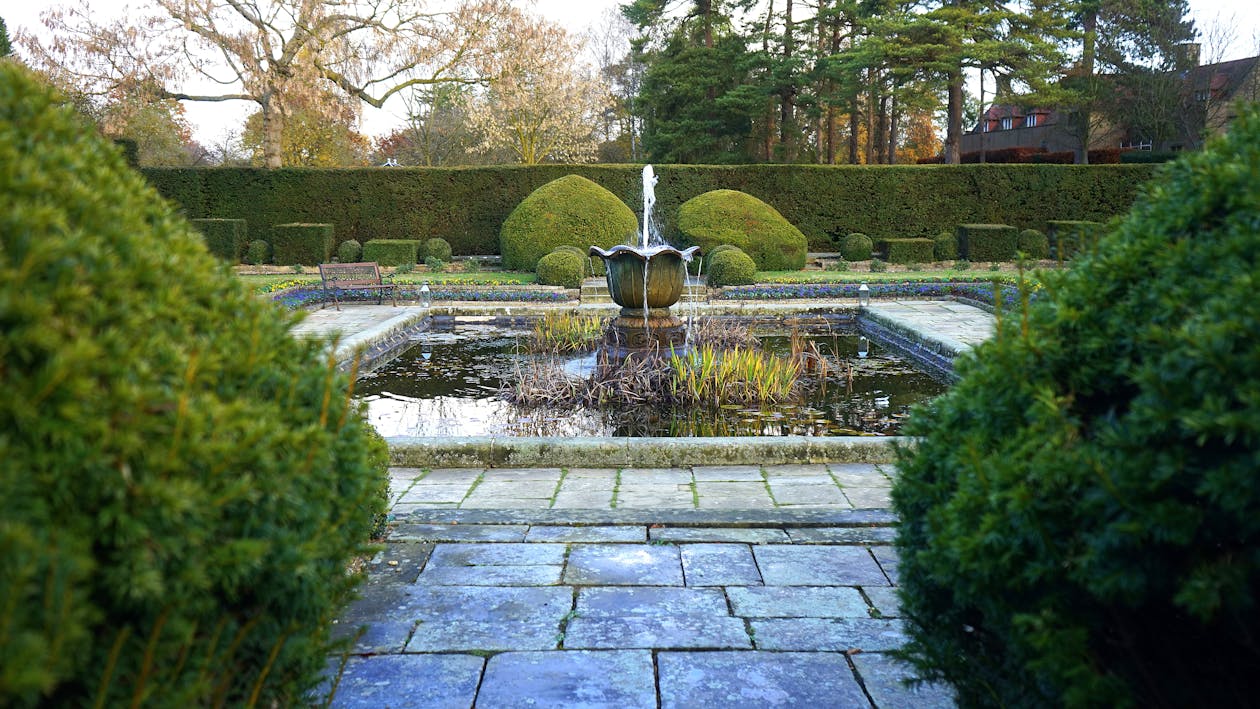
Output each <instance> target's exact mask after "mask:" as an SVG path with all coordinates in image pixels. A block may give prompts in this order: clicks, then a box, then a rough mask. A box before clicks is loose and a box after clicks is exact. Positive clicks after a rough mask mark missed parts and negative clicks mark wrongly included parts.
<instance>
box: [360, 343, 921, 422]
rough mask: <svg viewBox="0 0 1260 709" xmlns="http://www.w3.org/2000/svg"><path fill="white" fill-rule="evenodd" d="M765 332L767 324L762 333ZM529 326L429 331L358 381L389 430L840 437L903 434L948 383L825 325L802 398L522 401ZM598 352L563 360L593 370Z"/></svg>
mask: <svg viewBox="0 0 1260 709" xmlns="http://www.w3.org/2000/svg"><path fill="white" fill-rule="evenodd" d="M759 335H760V333H759ZM524 336H525V333H524V332H523V331H516V330H509V329H505V328H503V327H500V326H497V325H493V324H489V323H474V324H462V323H461V324H456V325H454V326H453V329H448V330H443V331H436V332H428V333H424V334H423V336H422V337H421V339H419V340H418V341H417V343H416V345H415V346H414V347H412V348H411V349H410V350H408V351H407V352H404V353H403V355H402V356H400V357H398V358H397V359H395V360H394V361H392V362H390V363H388V364H386V365H385V366H383V367H381V368H380V369H378V370H376V371H375V372H372V373H371V374H367V375H364V376H363V377H362V378H361V380H360V381H359V383H358V384H357V385H356V390H357V391H358V392H359V396H360V398H361V400H362V401H363V402H365V403H366V404H367V410H368V417H369V419H370V420H371V422H372V424H373V425H374V426H375V427H376V429H377V430H378V431H380V432H381V433H382V434H384V435H387V436H481V435H507V436H785V435H804V436H838V435H856V434H877V435H887V434H893V433H896V432H897V430H898V428H899V427H900V425H901V422H902V420H903V419H904V418H905V416H906V412H907V411H908V409H909V407H910V406H911V405H913V404H916V403H918V402H920V401H923V400H925V399H929V398H931V397H933V396H936V395H937V394H939V393H941V392H942V391H944V390H945V388H946V385H945V384H944V383H943V382H941V381H938V380H936V379H934V378H933V377H932V376H930V375H928V374H925V373H923V372H921V371H918V370H916V369H915V368H914V367H913V366H912V364H911V363H909V362H907V361H905V360H902V359H901V358H899V357H896V356H894V355H893V354H891V353H888V352H884V351H881V350H882V348H879V347H875V346H874V345H871V346H870V351H869V354H868V356H867V357H865V358H859V357H858V347H859V343H858V336H857V335H856V334H854V333H851V332H843V333H841V332H833V331H830V330H816V331H813V332H809V333H808V337H809V339H810V340H812V341H813V342H814V344H815V346H816V347H817V349H818V351H819V352H820V353H821V354H822V355H823V358H824V359H825V360H826V363H827V366H826V369H825V376H818V375H815V376H813V377H811V378H810V379H808V380H807V381H806V383H805V386H804V392H803V397H802V398H801V399H800V400H799V401H795V402H790V403H784V404H777V405H771V406H760V407H759V406H736V405H727V406H722V407H719V408H693V407H686V408H679V409H670V408H667V407H650V408H648V407H637V408H622V409H606V410H589V409H583V408H577V409H546V408H522V407H518V406H515V405H512V404H509V403H507V402H505V401H503V400H502V399H501V398H499V391H500V389H501V388H502V386H503V383H504V381H505V380H506V379H507V378H508V377H511V376H512V371H513V369H514V368H515V367H516V366H517V364H516V363H517V362H518V358H529V357H532V356H535V355H528V354H515V353H516V352H518V351H519V350H520V349H521V348H520V343H521V341H522V338H523V337H524ZM761 340H762V346H763V347H764V348H765V349H767V350H770V351H773V352H778V353H786V352H789V351H790V348H791V342H790V338H789V337H788V336H786V335H761ZM589 360H590V357H589V356H586V357H583V356H574V357H571V358H569V359H568V360H566V361H565V362H564V367H563V371H564V372H565V373H566V374H567V375H568V376H584V373H585V372H586V371H588V369H587V368H588V367H589Z"/></svg>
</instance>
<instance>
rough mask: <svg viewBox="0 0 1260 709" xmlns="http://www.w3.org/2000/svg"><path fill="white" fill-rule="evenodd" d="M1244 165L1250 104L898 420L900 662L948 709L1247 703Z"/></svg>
mask: <svg viewBox="0 0 1260 709" xmlns="http://www.w3.org/2000/svg"><path fill="white" fill-rule="evenodd" d="M1256 165H1260V115H1258V114H1257V112H1256V111H1255V109H1252V110H1250V111H1248V112H1245V113H1244V114H1243V115H1242V116H1241V117H1240V118H1239V119H1238V120H1237V121H1235V123H1234V124H1233V125H1232V127H1231V129H1230V132H1229V133H1228V134H1227V135H1226V136H1224V137H1223V138H1222V139H1218V140H1215V141H1212V142H1210V143H1209V145H1208V146H1207V147H1206V148H1205V150H1204V151H1203V152H1202V153H1192V154H1190V155H1187V156H1186V157H1185V158H1183V159H1182V160H1181V161H1179V162H1177V163H1174V164H1172V165H1170V166H1169V168H1168V169H1167V171H1166V172H1164V173H1162V175H1161V178H1160V179H1159V180H1157V181H1156V182H1155V183H1153V184H1152V185H1151V186H1150V187H1148V188H1147V190H1146V191H1145V194H1144V196H1143V197H1142V198H1141V199H1140V200H1139V201H1138V203H1137V204H1136V205H1135V207H1134V209H1133V211H1132V212H1131V213H1130V214H1129V215H1128V216H1127V217H1126V218H1125V219H1124V220H1123V221H1122V222H1120V223H1119V225H1118V226H1117V228H1116V230H1115V232H1114V233H1113V234H1111V235H1110V236H1107V237H1104V239H1103V240H1102V242H1101V243H1100V244H1099V245H1098V247H1097V248H1096V249H1095V250H1091V252H1089V253H1087V254H1085V255H1083V256H1082V257H1081V258H1079V259H1078V260H1077V262H1076V263H1075V264H1074V266H1073V268H1072V269H1070V270H1065V271H1061V272H1054V273H1051V274H1046V275H1045V276H1044V278H1045V279H1046V283H1047V288H1046V291H1045V293H1046V297H1044V298H1041V299H1038V300H1037V301H1035V302H1034V303H1033V304H1032V305H1030V306H1028V308H1027V310H1026V312H1022V313H1019V314H1018V315H1016V316H1013V317H1008V318H1004V319H1003V321H1002V322H1001V324H1000V326H999V328H998V333H997V335H996V336H995V337H994V338H993V339H991V340H990V341H988V342H986V343H984V344H982V345H980V346H979V347H977V348H976V349H975V350H974V353H973V355H972V356H966V357H965V358H964V359H963V360H962V361H961V362H960V363H959V366H958V374H959V375H961V380H960V381H959V382H958V383H957V384H956V385H955V386H954V387H953V388H952V389H951V390H950V391H949V392H948V393H946V394H944V395H942V396H941V397H939V398H937V399H935V400H934V401H933V402H932V403H931V404H930V405H928V406H927V407H926V408H922V409H919V410H917V411H916V412H915V413H914V415H913V416H912V421H911V422H910V424H909V426H907V428H906V433H907V434H908V435H912V436H917V437H919V438H918V441H917V443H916V445H915V447H914V448H913V449H911V450H902V451H900V452H899V459H900V462H899V464H898V469H899V470H900V471H901V475H900V478H899V480H898V482H897V484H896V487H895V488H894V491H893V502H894V505H895V508H896V511H897V513H898V515H899V517H900V520H901V525H900V527H899V528H898V529H899V532H898V539H897V545H898V547H899V551H900V558H901V567H900V576H901V584H902V591H901V596H902V600H903V611H904V613H905V615H906V618H907V628H908V630H909V632H910V635H911V638H912V641H911V643H910V645H909V652H910V654H911V656H912V657H913V659H914V663H915V664H916V665H918V666H919V668H920V669H921V670H924V671H925V674H926V676H927V678H929V679H931V678H944V679H946V680H948V681H949V682H951V683H953V684H954V686H955V687H956V688H957V690H958V696H959V704H960V706H978V705H984V706H1038V707H1040V706H1132V707H1144V706H1161V707H1179V706H1246V705H1250V704H1253V703H1254V698H1255V695H1254V682H1253V679H1252V678H1253V675H1254V673H1255V669H1256V668H1257V667H1260V644H1258V643H1257V640H1256V634H1255V632H1256V628H1260V604H1258V603H1257V602H1256V599H1257V598H1260V476H1257V475H1256V470H1257V468H1258V467H1260V461H1258V459H1257V451H1258V450H1260V339H1257V338H1256V327H1257V323H1260V299H1257V298H1256V297H1255V287H1256V279H1255V274H1257V273H1260V230H1258V229H1256V224H1257V223H1260V175H1258V174H1257V172H1256V170H1255V166H1256ZM1017 312H1018V311H1017Z"/></svg>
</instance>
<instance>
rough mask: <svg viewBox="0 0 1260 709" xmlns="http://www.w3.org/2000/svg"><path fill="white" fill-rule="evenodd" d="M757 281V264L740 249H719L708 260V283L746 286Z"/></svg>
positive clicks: (713, 285) (716, 285)
mask: <svg viewBox="0 0 1260 709" xmlns="http://www.w3.org/2000/svg"><path fill="white" fill-rule="evenodd" d="M756 282H757V264H756V262H754V261H753V260H752V257H751V256H749V255H748V254H746V253H744V252H743V251H742V250H741V249H738V248H731V249H726V250H723V251H719V252H717V253H716V254H714V255H713V258H712V259H710V260H709V281H708V283H709V285H710V286H711V287H713V288H717V287H718V286H747V285H752V284H753V283H756Z"/></svg>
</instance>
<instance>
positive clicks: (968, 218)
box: [143, 164, 1156, 254]
mask: <svg viewBox="0 0 1260 709" xmlns="http://www.w3.org/2000/svg"><path fill="white" fill-rule="evenodd" d="M1155 169H1156V168H1155V167H1153V166H1150V165H987V164H986V165H961V166H949V165H913V166H910V165H907V166H848V165H846V166H823V165H804V166H802V165H736V166H713V165H664V166H660V167H657V168H656V174H657V175H658V177H659V178H660V180H659V182H658V183H657V185H656V200H657V201H656V217H657V219H658V221H659V223H660V224H661V225H662V228H663V229H664V233H665V235H666V237H667V238H670V239H677V236H678V234H677V230H676V228H675V222H676V220H677V214H678V207H679V206H680V205H681V204H682V203H683V202H685V201H687V200H688V199H691V198H692V197H695V196H696V195H699V194H703V193H705V192H708V191H710V190H715V189H733V190H739V191H742V192H747V193H749V194H751V195H753V196H755V197H757V198H758V199H761V200H762V201H764V202H766V203H767V204H769V205H771V206H772V207H774V208H775V209H777V210H778V211H779V213H781V214H782V215H783V216H784V217H786V218H787V220H788V221H790V222H791V223H792V224H794V225H796V226H797V227H798V228H799V229H800V230H801V231H803V232H804V233H805V236H806V237H807V238H808V239H809V248H810V250H813V251H833V250H835V242H833V241H832V238H833V236H835V235H845V234H849V233H851V232H861V233H863V234H867V235H869V236H871V237H872V238H876V239H880V238H882V239H890V238H913V237H932V236H935V235H936V234H938V233H940V232H941V231H946V230H951V231H952V230H953V229H954V228H955V227H957V226H958V225H959V224H966V223H1000V224H1010V225H1011V226H1015V227H1018V228H1020V229H1029V228H1031V229H1040V230H1046V228H1047V222H1049V221H1051V220H1056V219H1059V220H1061V219H1071V220H1098V221H1105V220H1107V219H1108V218H1110V217H1112V216H1114V215H1116V214H1120V213H1122V212H1125V211H1127V210H1128V208H1129V206H1130V205H1131V204H1132V202H1133V199H1134V195H1135V194H1136V192H1135V190H1136V188H1137V186H1138V185H1139V184H1140V183H1142V182H1144V181H1146V180H1147V179H1149V178H1150V177H1151V176H1152V175H1153V174H1154V172H1155ZM641 171H642V167H641V166H639V165H537V166H528V167H526V166H505V167H479V168H354V169H336V170H332V169H318V168H286V169H281V170H264V169H260V168H145V169H144V170H143V172H144V174H145V176H146V177H148V179H149V181H150V183H152V184H153V185H154V186H155V187H156V188H157V189H158V191H159V192H161V193H162V194H163V195H164V196H166V197H167V198H168V199H171V200H172V201H174V202H175V203H177V204H178V205H180V206H181V207H182V208H183V210H184V212H185V214H186V215H187V216H189V217H192V218H239V219H245V220H247V221H248V223H249V233H250V236H251V237H252V238H259V239H269V240H270V238H271V226H272V225H273V224H286V223H292V222H327V223H332V224H334V225H335V226H336V232H335V233H336V239H337V240H338V241H343V240H346V239H356V240H358V241H359V242H366V241H368V240H370V239H422V240H423V239H428V238H433V237H439V238H442V239H446V240H447V241H448V242H450V244H451V247H452V248H453V249H454V252H455V253H456V254H493V253H498V249H499V229H500V227H501V226H502V225H503V221H504V220H505V219H506V218H507V216H508V214H509V213H511V211H512V209H513V208H515V207H516V205H517V204H519V203H520V201H521V200H523V199H525V197H526V196H528V195H529V194H530V193H531V192H533V191H534V190H535V189H537V188H538V187H541V186H542V185H544V184H546V183H548V182H550V181H552V180H555V179H557V178H560V177H564V176H565V175H570V174H576V175H581V176H583V177H586V178H588V179H590V180H593V181H594V182H596V183H598V184H600V185H602V186H603V187H605V188H606V189H608V190H610V191H611V192H612V193H613V194H615V195H617V196H618V197H620V198H621V200H622V201H623V202H625V203H626V204H627V205H628V206H629V207H630V208H631V209H633V210H634V211H635V212H636V214H637V213H638V211H639V210H640V209H641V207H640V205H642V203H643V198H642V193H641V185H640V175H641ZM334 248H335V245H334Z"/></svg>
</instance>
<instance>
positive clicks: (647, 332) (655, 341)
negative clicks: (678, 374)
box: [601, 308, 687, 362]
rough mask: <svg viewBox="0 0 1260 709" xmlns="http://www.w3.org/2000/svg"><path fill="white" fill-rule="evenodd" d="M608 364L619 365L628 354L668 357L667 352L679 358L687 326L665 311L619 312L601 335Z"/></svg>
mask: <svg viewBox="0 0 1260 709" xmlns="http://www.w3.org/2000/svg"><path fill="white" fill-rule="evenodd" d="M601 344H602V349H603V351H604V352H605V353H606V354H607V355H608V359H609V360H610V361H617V362H620V361H622V360H624V359H625V358H626V357H628V356H630V355H632V354H639V355H642V354H647V355H649V356H662V357H668V356H669V353H670V351H671V350H672V351H673V352H676V353H678V354H683V353H684V352H685V351H686V347H687V326H686V324H684V323H683V321H682V318H680V317H678V316H677V315H673V314H672V313H670V312H669V308H649V309H648V311H647V317H646V318H644V314H643V310H642V309H632V308H622V309H621V314H620V315H618V316H617V317H615V318H613V320H612V322H611V323H609V325H608V329H607V330H605V331H604V338H603V340H602V341H601Z"/></svg>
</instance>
